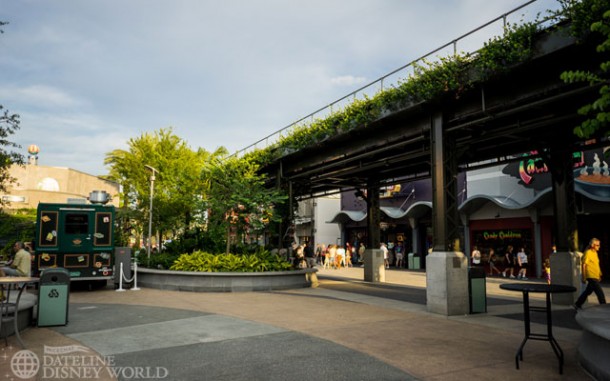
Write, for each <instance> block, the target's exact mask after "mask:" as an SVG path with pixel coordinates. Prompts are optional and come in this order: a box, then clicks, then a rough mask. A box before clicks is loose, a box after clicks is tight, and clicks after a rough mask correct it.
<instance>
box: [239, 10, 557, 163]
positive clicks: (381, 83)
mask: <svg viewBox="0 0 610 381" xmlns="http://www.w3.org/2000/svg"><path fill="white" fill-rule="evenodd" d="M537 1H539V0H529V1H527V2H526V3H524V4H522V5H520V6H518V7H516V8H514V9H512V10H510V11H508V12H506V13H504V14H502V15H500V16H498V17H496V18H495V19H493V20H491V21H488V22H487V23H485V24H483V25H480V26H479V27H477V28H475V29H472V30H471V31H469V32H467V33H465V34H463V35H461V36H459V37H458V38H456V39H454V40H452V41H450V42H448V43H446V44H444V45H442V46H440V47H438V48H436V49H434V50H432V51H430V52H428V53H426V54H424V55H423V56H421V57H419V58H416V59H414V60H412V61H411V62H409V63H407V64H405V65H403V66H401V67H399V68H397V69H395V70H393V71H391V72H389V73H387V74H385V75H383V76H381V77H379V78H377V79H376V80H374V81H372V82H369V83H368V84H366V85H364V86H362V87H360V88H358V89H356V90H354V91H352V92H351V93H349V94H347V95H345V96H343V97H341V98H339V99H337V100H335V101H333V102H331V103H329V104H327V105H325V106H323V107H320V108H319V109H317V110H315V111H313V112H311V113H309V114H307V115H306V116H304V117H302V118H300V119H298V120H296V121H294V122H292V123H290V124H288V125H287V126H285V127H283V128H281V129H279V130H277V131H275V132H273V133H271V134H269V135H267V136H265V137H264V138H262V139H259V140H257V141H256V142H255V143H252V144H250V145H249V146H247V147H245V148H242V149H241V150H238V151H236V152H235V153H233V154H232V155H230V157H232V156H237V155H239V154H243V153H246V152H247V151H249V150H250V149H255V148H256V147H257V146H258V145H259V144H261V143H263V142H265V143H266V144H265V146H266V147H268V146H269V145H270V144H269V140H270V139H271V138H273V137H276V136H277V137H278V138H281V137H282V133H283V132H285V131H286V130H288V129H290V128H292V127H295V126H298V125H299V123H301V122H303V121H304V120H306V119H312V121H313V120H314V116H316V115H317V114H319V113H321V112H322V111H325V110H329V111H330V113H332V109H333V106H335V105H337V104H338V103H340V102H342V101H344V100H346V99H348V98H350V97H354V99H356V95H358V94H359V93H361V92H363V90H366V89H369V88H370V87H372V86H374V85H376V84H379V87H380V89H379V91H380V92H381V91H384V80H386V79H387V78H389V77H390V76H392V75H394V74H396V73H398V72H401V71H403V70H405V69H407V68H409V67H412V66H415V64H417V63H418V62H421V61H423V60H425V59H427V58H429V57H430V56H432V55H433V54H436V53H438V52H440V51H441V50H443V49H445V48H447V47H449V46H451V45H453V54H457V43H458V42H459V41H462V40H464V39H465V38H466V37H469V36H471V35H473V34H474V33H476V32H478V31H480V30H482V29H484V28H486V27H488V26H490V25H492V24H495V23H496V22H497V21H498V20H502V21H503V30H506V22H507V21H506V19H507V16H509V15H511V14H513V13H515V12H517V11H519V10H521V9H523V8H525V7H527V6H529V5H531V4H532V3H535V2H537ZM545 21H548V19H543V20H541V21H540V23H543V22H545Z"/></svg>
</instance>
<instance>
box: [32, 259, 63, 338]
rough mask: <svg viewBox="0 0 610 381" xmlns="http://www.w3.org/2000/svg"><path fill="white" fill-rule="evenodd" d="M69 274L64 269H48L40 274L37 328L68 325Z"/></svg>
mask: <svg viewBox="0 0 610 381" xmlns="http://www.w3.org/2000/svg"><path fill="white" fill-rule="evenodd" d="M69 296H70V273H69V272H68V270H66V269H64V268H49V269H46V270H44V271H43V272H42V275H41V276H40V283H39V289H38V326H39V327H50V326H59V325H66V324H68V298H69Z"/></svg>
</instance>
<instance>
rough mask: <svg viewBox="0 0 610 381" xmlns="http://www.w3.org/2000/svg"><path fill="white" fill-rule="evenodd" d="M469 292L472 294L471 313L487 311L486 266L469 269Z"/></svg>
mask: <svg viewBox="0 0 610 381" xmlns="http://www.w3.org/2000/svg"><path fill="white" fill-rule="evenodd" d="M468 294H469V295H470V313H471V314H476V313H481V312H487V285H486V279H485V268H483V267H470V268H469V269H468Z"/></svg>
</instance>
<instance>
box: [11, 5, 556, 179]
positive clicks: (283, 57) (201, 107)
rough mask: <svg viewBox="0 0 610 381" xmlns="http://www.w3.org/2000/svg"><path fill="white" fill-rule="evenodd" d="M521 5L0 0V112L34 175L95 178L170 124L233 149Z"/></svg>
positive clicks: (190, 138) (202, 142)
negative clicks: (35, 168) (66, 172)
mask: <svg viewBox="0 0 610 381" xmlns="http://www.w3.org/2000/svg"><path fill="white" fill-rule="evenodd" d="M523 3H525V1H524V0H520V1H517V0H503V1H489V0H445V1H442V0H427V1H422V0H307V1H285V0H250V1H247V0H239V1H238V0H224V1H208V0H120V1H119V0H88V1H82V0H53V1H46V0H19V1H15V0H0V21H8V22H9V24H8V25H6V26H4V28H3V29H4V33H3V34H1V35H0V104H2V105H3V106H4V107H5V108H7V109H9V110H10V111H11V112H12V113H18V114H20V115H21V129H20V130H19V131H18V132H17V134H16V135H14V136H13V137H12V138H13V140H14V141H15V142H17V143H19V144H21V145H22V147H23V153H24V154H26V151H27V147H28V145H30V144H37V145H38V146H39V147H40V155H39V164H40V165H49V166H58V167H70V168H74V169H77V170H80V171H83V172H87V173H91V174H95V175H101V174H105V173H107V168H105V167H104V165H103V161H104V157H105V155H106V153H108V152H110V151H111V150H113V149H125V148H127V144H126V143H127V141H128V139H130V138H136V137H138V136H140V135H141V134H143V133H145V132H153V131H156V130H158V129H160V128H167V127H172V128H173V129H174V132H175V133H176V134H177V135H178V136H180V137H181V138H183V139H184V140H185V141H187V142H188V144H189V145H190V147H191V148H193V149H197V148H198V147H202V148H204V149H206V150H208V151H213V150H215V149H216V148H218V147H219V146H224V147H226V148H227V149H228V150H229V151H230V152H234V151H236V150H239V149H241V148H244V147H246V146H248V145H250V144H252V143H254V142H255V141H257V140H259V139H261V138H263V137H265V136H266V135H269V134H271V133H273V132H274V131H277V130H279V129H280V128H282V127H284V126H286V125H289V124H290V123H292V122H293V121H295V120H297V119H299V118H301V117H303V116H305V115H307V114H309V113H310V112H312V111H314V110H316V109H318V108H320V107H322V106H324V105H326V104H329V103H331V102H333V101H334V100H336V99H338V98H340V97H342V96H343V95H345V94H348V93H350V92H351V91H353V90H355V89H357V88H359V87H360V86H362V85H364V84H366V83H368V82H370V81H372V80H375V79H377V78H379V77H381V76H382V75H384V74H386V73H388V72H390V71H392V70H394V69H396V68H398V67H400V66H402V65H404V64H406V63H407V62H410V61H411V60H413V59H415V58H417V57H419V56H422V55H423V54H425V53H427V52H429V51H432V50H434V49H435V48H437V47H439V46H441V45H443V44H445V43H447V42H449V41H452V40H453V39H455V38H456V37H458V36H460V35H462V34H464V33H466V32H468V31H470V30H472V29H474V28H476V27H478V26H479V25H482V24H484V23H485V22H487V21H489V20H491V19H493V18H495V17H497V16H500V15H501V14H503V13H505V12H507V11H509V10H511V9H513V8H515V7H517V6H519V5H521V4H523ZM557 7H558V5H557V2H556V1H554V0H539V1H538V2H537V4H536V6H535V8H531V10H530V11H528V13H527V16H526V17H530V16H531V15H532V14H535V12H536V10H544V9H549V8H557ZM522 14H523V11H522V12H520V13H519V14H517V15H516V16H513V18H512V19H511V20H512V21H513V22H516V21H518V20H519V19H520V18H521V15H522ZM486 33H488V32H484V33H482V34H486ZM488 37H489V36H484V35H481V33H480V34H479V35H478V36H475V37H473V38H472V42H471V43H474V44H475V45H477V46H479V45H482V41H484V40H486V39H487V38H488Z"/></svg>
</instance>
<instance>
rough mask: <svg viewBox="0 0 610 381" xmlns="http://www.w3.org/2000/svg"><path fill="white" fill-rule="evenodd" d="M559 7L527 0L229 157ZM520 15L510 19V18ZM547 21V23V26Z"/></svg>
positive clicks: (552, 1)
mask: <svg viewBox="0 0 610 381" xmlns="http://www.w3.org/2000/svg"><path fill="white" fill-rule="evenodd" d="M558 8H559V2H558V1H557V0H530V1H528V2H526V3H524V4H522V5H520V6H518V7H516V8H514V9H512V10H510V11H508V12H506V13H504V14H502V15H500V16H498V17H496V18H495V19H493V20H491V21H489V22H487V23H485V24H483V25H481V26H479V27H477V28H475V29H473V30H471V31H470V32H468V33H465V34H463V35H461V36H459V37H457V38H456V39H454V40H452V41H450V42H448V43H446V44H444V45H442V46H440V47H438V48H436V49H434V50H432V51H430V52H428V53H426V54H424V55H423V56H421V57H419V58H416V59H414V60H412V61H411V62H409V63H407V64H406V65H403V66H401V67H399V68H397V69H395V70H393V71H391V72H389V73H387V74H385V75H383V76H382V77H379V78H377V79H376V80H374V81H372V82H369V83H368V84H366V85H364V86H362V87H360V88H358V89H356V90H354V91H352V92H351V93H349V94H347V95H345V96H343V97H341V98H339V99H337V100H335V101H333V102H331V103H329V104H327V105H325V106H323V107H321V108H319V109H317V110H315V111H313V112H312V113H310V114H308V115H306V116H304V117H302V118H300V119H298V120H296V121H294V122H292V123H290V124H289V125H287V126H285V127H283V128H281V129H279V130H277V131H275V132H273V133H271V134H269V135H267V136H265V137H264V138H262V139H260V140H258V141H256V142H255V143H252V144H250V145H249V146H247V147H245V148H242V149H241V150H238V151H237V152H235V153H234V154H233V155H231V156H240V155H243V154H245V153H247V152H249V151H252V150H255V149H262V148H267V147H269V146H270V145H272V144H274V143H275V142H277V141H279V140H280V139H281V138H282V137H283V136H288V135H290V134H291V132H292V129H293V128H295V127H298V126H301V125H302V124H304V123H308V122H311V123H313V122H314V121H315V120H316V119H323V118H326V117H328V116H329V115H331V114H332V113H333V112H335V111H338V110H340V109H342V108H344V107H345V106H347V105H349V104H350V103H351V102H353V101H354V100H357V99H364V98H365V97H370V96H372V95H375V94H377V93H378V92H380V91H384V90H385V89H387V88H389V87H393V86H395V85H396V84H399V82H400V81H404V80H405V79H407V78H409V77H410V76H412V75H414V74H415V70H416V68H417V67H418V64H421V63H424V62H435V61H438V60H440V59H441V58H443V57H449V56H451V55H456V54H458V53H460V54H472V53H476V52H477V51H478V50H479V49H481V47H482V45H483V43H484V42H485V41H488V40H490V39H492V38H494V37H499V36H502V35H503V34H504V33H505V31H506V30H507V25H508V24H509V23H511V24H523V23H525V22H536V23H538V24H540V25H542V26H550V25H551V24H552V23H553V22H554V17H552V16H551V15H547V16H546V17H540V16H541V15H543V14H544V13H545V12H547V11H554V10H557V9H558ZM517 17H518V18H519V19H518V20H513V18H517ZM547 24H548V25H547Z"/></svg>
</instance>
